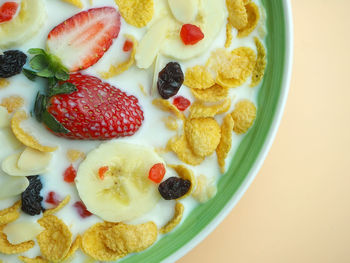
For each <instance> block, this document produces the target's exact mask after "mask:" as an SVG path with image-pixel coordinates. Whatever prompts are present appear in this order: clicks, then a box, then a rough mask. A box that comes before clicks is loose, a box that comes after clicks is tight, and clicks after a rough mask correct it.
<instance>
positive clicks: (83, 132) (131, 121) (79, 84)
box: [47, 73, 144, 140]
mask: <svg viewBox="0 0 350 263" xmlns="http://www.w3.org/2000/svg"><path fill="white" fill-rule="evenodd" d="M67 82H70V83H72V84H74V85H75V86H76V88H77V91H75V92H73V93H71V94H60V95H56V96H53V97H52V98H51V99H50V100H49V102H48V107H47V111H48V112H49V113H51V114H52V115H53V116H54V117H55V118H56V120H57V121H58V122H59V123H61V124H62V125H63V126H64V127H65V128H66V129H67V130H69V131H70V132H68V133H66V134H64V133H55V132H54V133H55V134H56V135H58V136H61V137H67V138H70V139H90V140H108V139H112V138H116V137H123V136H130V135H133V134H134V133H135V132H136V131H137V130H138V129H139V128H140V126H141V124H142V121H143V120H144V117H143V111H142V110H141V108H140V106H139V104H138V100H137V98H136V97H134V96H128V95H127V94H126V93H124V92H122V91H121V90H119V89H117V88H115V87H113V86H112V85H110V84H108V83H104V82H102V81H101V80H100V79H98V78H96V77H92V76H88V75H82V74H81V73H75V74H72V75H70V78H69V80H68V81H67Z"/></svg>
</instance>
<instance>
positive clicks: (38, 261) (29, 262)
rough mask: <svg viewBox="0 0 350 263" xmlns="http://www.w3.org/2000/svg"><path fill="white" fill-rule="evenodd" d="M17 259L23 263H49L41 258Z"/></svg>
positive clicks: (21, 257) (20, 257)
mask: <svg viewBox="0 0 350 263" xmlns="http://www.w3.org/2000/svg"><path fill="white" fill-rule="evenodd" d="M18 258H19V259H20V260H21V261H22V262H24V263H49V261H48V260H46V259H44V258H42V257H36V258H27V257H23V256H19V257H18Z"/></svg>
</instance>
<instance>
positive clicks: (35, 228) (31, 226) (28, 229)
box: [3, 221, 45, 245]
mask: <svg viewBox="0 0 350 263" xmlns="http://www.w3.org/2000/svg"><path fill="white" fill-rule="evenodd" d="M44 230H45V228H43V227H42V226H40V225H39V224H38V223H36V222H25V221H22V222H13V223H10V224H8V225H7V226H5V227H4V229H3V232H4V234H6V236H7V240H8V241H9V242H10V243H11V244H14V245H17V244H20V243H23V242H27V241H29V240H33V239H34V238H35V237H36V236H37V235H39V234H40V233H41V232H43V231H44Z"/></svg>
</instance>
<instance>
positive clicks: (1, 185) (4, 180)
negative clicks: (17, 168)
mask: <svg viewBox="0 0 350 263" xmlns="http://www.w3.org/2000/svg"><path fill="white" fill-rule="evenodd" d="M28 186H29V181H28V179H27V178H26V177H14V176H9V175H6V174H4V173H2V172H1V171H0V200H3V199H7V198H10V197H13V196H17V195H20V194H21V193H23V192H24V190H26V189H27V187H28Z"/></svg>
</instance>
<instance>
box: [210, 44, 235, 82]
mask: <svg viewBox="0 0 350 263" xmlns="http://www.w3.org/2000/svg"><path fill="white" fill-rule="evenodd" d="M236 58H237V57H236V56H233V55H232V53H231V52H230V51H228V50H226V49H224V48H218V49H216V50H215V51H213V52H212V53H211V56H210V57H209V59H208V61H207V64H206V66H207V67H208V68H209V69H210V70H211V71H212V72H215V73H216V74H222V75H224V76H225V77H229V78H231V77H236V76H237V75H234V74H235V69H234V67H235V65H236V64H235V60H236Z"/></svg>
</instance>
